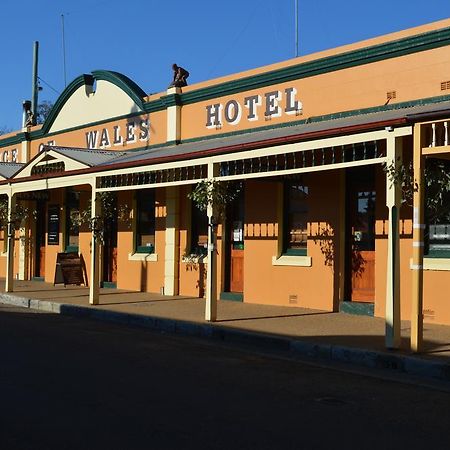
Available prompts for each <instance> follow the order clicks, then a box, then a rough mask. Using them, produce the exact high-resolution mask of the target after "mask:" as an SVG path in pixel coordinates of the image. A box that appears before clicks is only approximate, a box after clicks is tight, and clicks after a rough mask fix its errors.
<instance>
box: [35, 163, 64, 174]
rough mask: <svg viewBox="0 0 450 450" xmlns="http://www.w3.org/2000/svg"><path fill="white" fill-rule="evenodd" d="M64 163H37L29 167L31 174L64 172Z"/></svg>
mask: <svg viewBox="0 0 450 450" xmlns="http://www.w3.org/2000/svg"><path fill="white" fill-rule="evenodd" d="M64 170H65V165H64V163H63V162H62V161H59V162H56V163H48V164H38V165H37V166H34V167H33V168H32V169H31V175H41V176H42V175H46V174H48V173H57V172H64Z"/></svg>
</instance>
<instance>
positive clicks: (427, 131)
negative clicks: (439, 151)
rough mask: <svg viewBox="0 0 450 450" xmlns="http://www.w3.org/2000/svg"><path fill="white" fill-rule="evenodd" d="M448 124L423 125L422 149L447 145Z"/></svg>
mask: <svg viewBox="0 0 450 450" xmlns="http://www.w3.org/2000/svg"><path fill="white" fill-rule="evenodd" d="M449 128H450V125H449V122H447V121H445V122H433V123H429V124H426V125H424V128H423V135H424V141H423V142H424V147H441V146H446V145H449V143H450V136H449V132H450V130H449Z"/></svg>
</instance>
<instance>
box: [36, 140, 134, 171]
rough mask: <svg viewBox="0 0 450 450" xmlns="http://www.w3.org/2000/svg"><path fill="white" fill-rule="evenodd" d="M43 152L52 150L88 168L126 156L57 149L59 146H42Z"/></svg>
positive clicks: (108, 152)
mask: <svg viewBox="0 0 450 450" xmlns="http://www.w3.org/2000/svg"><path fill="white" fill-rule="evenodd" d="M44 150H47V151H48V150H53V151H55V152H56V153H59V154H61V155H63V156H67V157H68V158H71V159H73V160H75V161H78V162H80V163H82V164H85V165H87V166H89V167H94V166H98V165H100V164H105V163H108V162H112V161H114V160H115V159H117V158H120V157H124V156H125V155H127V153H126V152H118V151H116V152H115V151H107V150H95V149H94V150H92V149H86V148H80V147H59V146H53V145H52V146H47V145H46V146H44Z"/></svg>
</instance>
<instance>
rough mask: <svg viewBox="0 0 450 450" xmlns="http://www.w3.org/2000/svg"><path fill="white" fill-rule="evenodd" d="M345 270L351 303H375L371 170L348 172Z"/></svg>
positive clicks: (373, 183)
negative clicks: (348, 269)
mask: <svg viewBox="0 0 450 450" xmlns="http://www.w3.org/2000/svg"><path fill="white" fill-rule="evenodd" d="M348 177H349V179H348V183H347V189H348V190H347V199H348V207H349V208H348V210H347V211H348V217H347V220H348V226H349V227H348V229H349V232H350V235H347V236H348V240H347V241H348V243H349V247H350V248H349V249H348V250H349V252H348V259H347V261H348V263H349V265H348V267H350V268H351V276H350V286H351V294H350V295H351V300H352V301H354V302H369V303H373V302H374V301H375V199H376V192H375V177H374V169H373V168H363V169H357V170H353V171H349V174H348Z"/></svg>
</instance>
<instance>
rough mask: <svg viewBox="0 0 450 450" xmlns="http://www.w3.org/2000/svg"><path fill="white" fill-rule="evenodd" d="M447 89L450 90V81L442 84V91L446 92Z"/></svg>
mask: <svg viewBox="0 0 450 450" xmlns="http://www.w3.org/2000/svg"><path fill="white" fill-rule="evenodd" d="M447 89H450V81H443V82H442V83H441V91H446V90H447Z"/></svg>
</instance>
